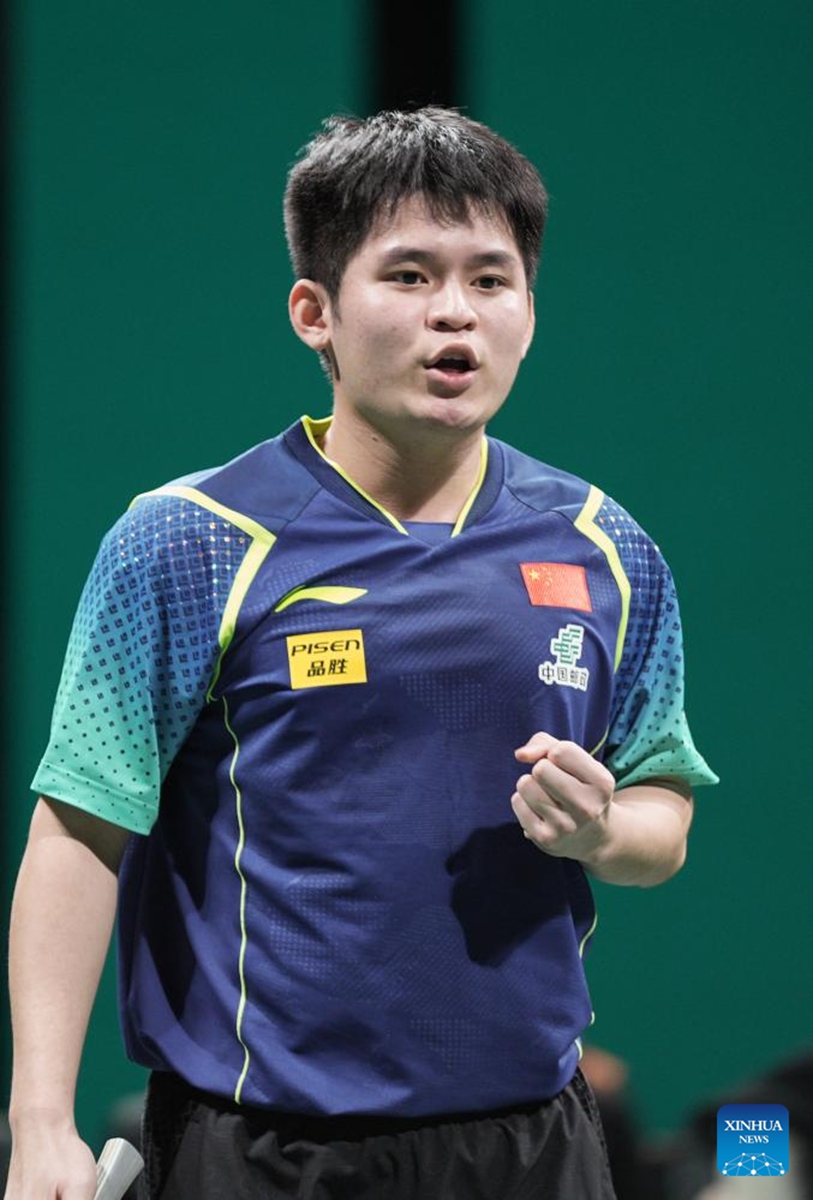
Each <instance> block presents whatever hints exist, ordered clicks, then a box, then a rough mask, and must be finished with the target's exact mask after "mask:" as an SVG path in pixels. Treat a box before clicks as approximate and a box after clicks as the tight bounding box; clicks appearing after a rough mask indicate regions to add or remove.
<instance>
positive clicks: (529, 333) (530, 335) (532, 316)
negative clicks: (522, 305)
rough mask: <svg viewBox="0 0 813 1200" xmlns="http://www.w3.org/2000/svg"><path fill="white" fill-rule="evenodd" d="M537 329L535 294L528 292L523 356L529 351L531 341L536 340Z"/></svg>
mask: <svg viewBox="0 0 813 1200" xmlns="http://www.w3.org/2000/svg"><path fill="white" fill-rule="evenodd" d="M535 329H536V309H535V308H534V294H533V292H531V291H529V292H528V328H527V329H526V331H525V338H524V340H523V343H522V357H523V358H524V357H525V355H526V354H527V353H528V350H529V349H530V345H531V342H532V341H533V340H534V330H535Z"/></svg>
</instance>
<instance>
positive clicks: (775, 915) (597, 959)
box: [2, 0, 813, 1140]
mask: <svg viewBox="0 0 813 1200" xmlns="http://www.w3.org/2000/svg"><path fill="white" fill-rule="evenodd" d="M466 11H467V20H466V25H467V28H466V31H465V40H464V42H463V45H462V49H463V52H464V60H465V64H466V76H467V93H466V96H465V100H466V102H467V104H468V107H469V111H470V113H471V115H473V116H475V117H477V118H479V119H482V120H485V121H487V122H489V123H491V124H493V125H495V127H496V128H498V129H499V130H500V131H501V132H503V133H504V134H505V135H506V136H508V137H509V138H511V139H512V140H514V141H515V142H516V143H517V144H518V145H519V146H520V147H521V148H522V149H523V150H524V151H525V152H526V153H527V154H528V155H529V156H530V157H531V158H533V159H534V161H535V162H537V163H538V164H539V165H540V167H541V169H542V171H543V174H544V175H545V177H546V180H547V182H548V184H549V187H550V190H551V193H552V197H553V204H552V216H551V223H550V229H549V236H548V242H547V245H546V249H545V255H544V266H543V271H542V274H541V278H540V285H539V290H538V296H537V301H538V306H539V316H540V321H539V329H538V334H537V342H536V346H535V348H534V350H533V351H532V353H531V356H530V358H529V361H528V363H527V364H526V367H525V369H524V373H523V375H522V377H521V380H520V383H519V385H518V387H517V390H516V394H515V396H514V397H513V399H512V401H511V403H510V407H509V408H507V409H506V410H505V411H504V413H503V414H502V415H501V416H500V418H499V419H498V421H497V422H496V423H495V426H494V432H495V433H497V434H499V435H500V436H503V437H506V438H507V439H508V440H513V441H516V442H519V443H521V444H522V445H523V447H524V448H526V449H528V450H530V451H532V452H533V453H536V454H537V455H538V456H540V457H543V458H547V459H550V460H552V461H554V462H556V463H557V464H559V465H562V466H565V467H567V468H569V469H571V470H574V471H576V472H578V473H580V474H582V475H585V476H587V477H589V478H591V479H593V480H595V481H596V482H597V483H599V484H600V485H601V486H602V487H605V488H606V490H607V491H609V492H610V493H611V494H613V495H614V496H615V497H616V498H617V499H618V500H620V501H621V502H622V503H623V504H625V505H626V506H627V507H629V508H630V509H631V510H632V511H633V512H634V513H635V515H636V516H637V517H638V518H639V520H641V522H642V523H643V524H644V525H645V526H647V527H648V528H649V530H650V532H652V533H653V535H654V536H655V537H656V538H657V540H658V541H659V542H660V544H661V546H662V548H663V549H664V552H665V553H666V555H667V558H668V559H669V560H670V562H671V564H672V566H673V568H674V570H675V573H676V575H677V577H678V581H679V585H680V594H681V599H682V608H683V614H684V622H685V625H686V630H687V638H686V640H687V656H688V667H689V709H690V714H691V718H692V725H693V729H694V732H695V736H696V738H697V740H698V742H699V744H700V745H701V747H702V748H703V750H704V751H705V752H706V754H707V755H708V757H709V759H710V760H711V762H712V763H713V765H714V766H715V767H716V769H717V770H718V772H719V773H720V774H721V776H722V777H723V783H722V784H721V786H720V787H719V788H717V789H715V790H706V791H703V792H702V793H700V795H699V798H698V815H697V820H696V826H695V831H694V834H693V844H692V852H691V859H690V863H689V865H688V866H687V868H686V869H685V871H684V872H683V873H682V875H681V876H680V877H679V878H678V879H676V880H674V881H672V882H671V883H670V884H668V885H667V886H666V887H664V888H662V889H658V890H655V891H651V892H640V891H635V892H627V891H622V890H620V889H612V888H608V887H602V886H599V887H598V888H597V892H598V903H599V909H600V930H599V933H600V936H599V937H598V938H597V941H596V944H595V949H594V951H593V953H592V955H591V959H590V964H589V971H590V975H591V979H592V983H593V990H594V1001H595V1007H596V1010H597V1024H596V1027H595V1030H594V1031H593V1040H594V1041H595V1042H596V1044H599V1045H602V1046H604V1047H606V1048H607V1049H610V1050H613V1051H615V1052H617V1053H619V1054H622V1055H623V1056H624V1057H626V1058H627V1059H628V1060H629V1062H630V1064H631V1067H632V1080H633V1085H634V1090H635V1095H636V1098H637V1102H638V1108H639V1113H640V1116H641V1118H642V1120H643V1122H644V1123H645V1125H646V1127H647V1128H649V1129H652V1130H654V1129H668V1128H670V1127H673V1126H674V1125H675V1124H676V1123H677V1122H678V1121H679V1119H680V1118H681V1116H682V1115H683V1114H684V1113H685V1112H686V1111H687V1109H688V1108H689V1107H690V1106H691V1105H692V1104H694V1103H696V1102H697V1101H698V1100H699V1099H701V1098H702V1097H705V1096H708V1095H710V1094H711V1093H712V1092H713V1091H716V1090H723V1091H724V1090H725V1089H726V1088H728V1087H731V1086H733V1084H734V1083H736V1082H737V1081H738V1080H740V1079H742V1078H744V1077H745V1076H746V1075H748V1074H750V1073H752V1072H753V1071H755V1070H757V1069H760V1068H761V1067H763V1066H766V1065H767V1064H769V1063H771V1062H773V1061H775V1059H776V1058H777V1057H779V1056H781V1055H784V1054H786V1053H789V1052H791V1051H793V1050H794V1049H796V1048H799V1047H800V1046H802V1045H803V1044H804V1043H805V1042H806V1041H809V1040H810V1023H809V1022H810V1011H811V999H813V986H811V985H812V984H813V967H811V956H810V953H809V950H808V949H807V942H808V941H809V934H808V930H809V927H810V918H811V891H812V890H813V889H811V885H810V882H809V881H810V869H809V856H810V850H809V845H810V841H811V834H813V816H812V815H811V807H810V806H811V801H810V798H809V790H808V788H807V775H808V770H807V754H808V751H807V742H808V729H809V728H810V724H811V711H810V709H811V704H810V699H809V686H808V673H809V670H810V665H811V664H810V655H809V652H808V639H807V638H806V631H805V628H804V625H803V617H804V615H805V610H806V608H807V607H808V594H809V591H810V587H811V571H810V567H809V564H808V562H807V553H806V552H807V550H808V542H809V538H808V536H807V531H806V520H805V518H806V516H807V514H808V512H809V503H807V479H806V466H807V464H806V458H807V451H808V444H809V433H810V417H809V412H808V407H809V393H810V380H811V366H812V365H813V363H812V362H811V359H812V358H813V354H811V334H810V330H811V318H812V317H813V311H811V310H813V304H811V290H810V279H811V274H813V270H812V268H813V261H811V260H813V248H812V246H811V237H810V229H809V218H808V208H809V203H810V196H811V195H812V194H813V166H811V163H813V156H811V146H810V133H809V130H810V127H811V126H810V118H811V115H813V114H811V108H813V104H811V100H813V95H812V94H811V93H813V83H811V72H810V52H811V43H813V17H811V13H810V10H809V8H808V6H807V4H806V3H801V2H800V0H781V2H780V3H777V4H775V5H773V6H772V7H771V9H770V11H768V10H766V9H765V8H764V6H763V5H761V4H758V3H756V0H745V2H743V3H740V4H738V5H734V4H733V3H727V2H724V0H707V2H706V3H703V4H700V3H697V2H688V3H685V4H683V5H681V6H679V7H675V6H673V5H670V4H666V3H661V4H655V5H652V4H648V5H644V4H637V3H632V2H631V0H619V3H616V4H614V5H611V6H593V5H589V6H588V5H587V4H585V3H581V2H579V0H576V2H575V3H572V4H569V5H567V6H561V5H556V6H554V5H545V4H531V3H525V4H516V5H514V6H513V7H512V8H509V7H507V6H505V5H502V4H497V3H496V2H495V0H470V2H469V5H468V6H467V10H466ZM364 18H365V6H364V5H363V3H362V2H361V0H322V2H321V3H317V4H315V5H312V6H310V7H309V8H308V9H307V10H295V9H293V8H292V7H291V6H279V7H277V6H272V5H270V4H268V3H267V0H243V2H242V3H241V4H239V5H232V6H230V7H228V8H225V7H223V6H220V5H214V4H204V5H202V6H201V5H199V4H198V5H193V4H192V3H190V2H189V0H182V2H179V3H177V4H174V5H169V6H163V5H159V4H157V3H156V2H154V0H148V2H147V3H146V4H140V5H136V4H135V3H132V2H129V0H127V2H125V3H124V4H122V5H119V6H116V7H115V9H111V7H110V6H109V5H105V4H102V2H101V0H76V3H74V4H72V5H71V6H70V11H68V10H67V9H66V10H65V15H64V16H62V15H61V14H60V13H59V12H58V11H57V10H56V9H55V8H54V6H53V5H46V4H45V3H44V0H18V3H17V7H16V10H15V11H14V13H13V22H12V25H13V28H12V33H13V37H14V55H15V62H16V83H15V113H14V116H15V126H14V128H15V139H14V162H13V168H14V194H13V213H14V219H13V233H14V238H15V244H16V251H15V260H14V275H13V328H12V356H13V378H12V400H13V404H12V411H11V419H10V420H11V427H10V436H11V453H10V454H9V455H8V458H9V460H10V462H11V480H10V485H11V486H10V493H11V495H12V499H13V506H12V512H11V517H10V520H9V521H8V523H7V537H8V538H10V546H9V547H8V550H9V557H10V562H11V570H10V571H9V573H8V575H9V590H10V594H9V596H8V597H7V612H8V613H9V614H10V616H9V617H7V621H6V628H7V630H8V631H9V637H8V644H7V648H6V655H7V663H6V669H7V679H10V680H11V681H12V684H11V685H10V686H9V687H8V688H7V693H8V695H9V698H10V700H12V701H13V713H14V721H13V728H11V729H10V730H9V735H10V736H9V739H8V747H7V752H6V761H7V764H8V772H7V796H6V802H5V805H4V808H3V816H2V822H3V835H4V838H3V851H4V865H5V870H4V886H5V896H4V910H5V909H7V904H8V895H9V893H10V884H11V878H12V875H13V872H14V870H15V869H16V864H17V862H18V860H19V856H20V853H21V849H22V845H23V841H24V836H25V829H26V827H27V823H28V817H29V814H30V802H29V799H28V794H27V784H28V779H29V777H30V775H31V773H32V771H33V768H34V766H35V763H36V760H37V757H38V754H39V752H40V750H41V748H42V745H43V743H44V740H45V737H46V734H47V727H48V720H49V714H50V706H51V701H52V695H53V691H54V688H55V686H56V682H57V679H58V674H59V669H60V666H61V661H62V653H63V649H64V642H65V639H66V637H67V634H68V630H69V627H70V621H71V618H72V613H73V607H74V605H75V603H76V600H77V598H78V594H79V590H80V588H81V584H82V580H83V578H84V575H85V572H86V570H87V568H88V566H89V564H90V561H91V559H92V556H93V553H94V550H95V547H96V545H97V543H98V541H99V538H100V537H101V535H102V533H103V532H104V530H105V528H106V527H107V526H108V525H109V524H110V523H111V522H112V520H113V519H114V518H115V516H116V515H117V514H118V512H119V511H120V510H121V508H122V507H123V506H124V505H126V503H127V502H128V500H129V498H130V497H131V496H132V495H133V494H135V493H136V492H138V491H140V490H143V489H144V488H148V487H150V486H154V485H156V484H158V483H160V482H162V481H163V480H165V479H167V478H170V477H172V476H175V475H178V474H181V473H183V472H185V471H188V470H191V469H194V468H196V467H198V466H203V465H208V464H211V463H214V462H218V461H222V460H224V459H226V458H228V457H230V456H231V455H233V454H234V453H237V452H238V451H239V450H241V449H243V448H244V447H245V446H247V445H249V444H251V443H253V442H256V441H259V440H260V439H262V438H264V437H266V436H268V435H270V434H271V433H273V432H276V431H277V430H278V429H279V428H280V427H282V426H283V425H285V424H287V423H289V422H290V421H291V420H293V419H294V418H295V417H296V416H297V415H298V414H299V413H300V412H301V411H311V412H313V413H317V414H318V413H323V412H324V411H326V410H327V407H328V399H329V398H328V392H327V388H326V385H325V383H324V382H323V381H322V378H321V375H320V373H319V371H318V369H317V367H316V365H315V363H314V362H312V361H311V360H310V359H309V357H308V356H307V355H306V354H305V353H304V352H303V351H302V350H301V348H300V347H299V345H298V343H296V342H295V340H294V338H293V335H292V334H291V333H290V332H289V329H288V325H287V316H286V311H285V298H286V294H287V289H288V284H289V272H288V265H287V260H286V256H285V249H284V242H283V237H282V229H281V219H280V203H279V198H280V194H281V190H282V185H283V181H284V176H285V172H286V169H287V166H288V165H289V164H290V162H291V161H292V159H293V157H294V155H295V152H296V150H297V148H298V147H299V146H300V145H301V144H302V143H303V142H304V141H305V140H306V139H307V137H308V136H309V134H310V133H311V132H312V131H313V129H314V128H315V127H316V126H317V124H318V122H319V120H320V118H321V117H322V116H323V115H324V114H325V113H327V112H329V111H335V110H349V111H364V110H366V109H368V108H369V91H368V88H367V82H366V81H367V78H368V67H369V62H368V59H369V51H370V46H369V34H368V31H367V29H366V25H365V19H364ZM427 36H431V30H427ZM461 99H464V98H463V97H461ZM2 1049H3V1054H4V1068H3V1083H4V1087H5V1084H6V1083H7V1079H8V1067H9V1053H10V1052H9V1040H8V1035H7V1030H6V1028H5V1027H4V1028H3V1031H2ZM141 1078H142V1076H141V1074H140V1072H138V1071H136V1070H135V1069H134V1068H130V1069H128V1068H127V1067H126V1066H124V1065H122V1061H121V1057H120V1053H119V1049H118V1040H117V1033H116V1030H115V1017H114V1014H113V1000H112V986H111V980H110V977H109V973H108V976H107V979H106V983H105V988H104V991H103V995H102V997H101V1000H100V1004H99V1005H98V1011H97V1014H96V1016H95V1017H94V1024H93V1028H92V1031H91V1037H90V1041H89V1048H88V1053H87V1056H86V1067H85V1072H84V1075H83V1082H82V1087H81V1094H80V1106H79V1111H80V1120H81V1123H82V1126H83V1129H84V1131H85V1133H86V1135H87V1136H88V1137H90V1138H91V1139H92V1140H93V1139H98V1137H99V1136H100V1129H101V1117H102V1114H103V1112H104V1111H105V1109H106V1108H107V1106H108V1105H109V1103H110V1100H111V1099H112V1098H113V1097H114V1096H116V1095H118V1094H119V1093H120V1092H121V1091H124V1090H127V1089H128V1088H131V1087H138V1086H140V1083H141ZM766 1100H770V1097H766Z"/></svg>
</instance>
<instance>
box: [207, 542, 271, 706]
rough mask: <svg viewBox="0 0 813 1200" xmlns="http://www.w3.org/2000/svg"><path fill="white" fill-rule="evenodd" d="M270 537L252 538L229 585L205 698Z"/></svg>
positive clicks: (211, 692)
mask: <svg viewBox="0 0 813 1200" xmlns="http://www.w3.org/2000/svg"><path fill="white" fill-rule="evenodd" d="M269 537H271V538H272V540H271V541H270V542H260V541H258V540H256V539H255V540H254V541H253V542H252V543H251V545H250V546H249V548H248V550H247V551H246V556H245V558H244V559H243V561H242V562H241V563H240V566H239V567H238V569H237V574H236V575H235V577H234V582H233V583H232V585H231V591H230V592H229V598H228V600H227V601H226V607H225V608H224V609H223V616H222V617H221V619H220V629H219V630H218V633H217V643H218V645H219V646H220V654H219V655H218V658H217V664H216V666H215V669H214V674H213V675H212V682H211V683H210V684H209V690H208V691H207V693H206V699H207V700H211V699H212V698H213V695H214V690H215V686H216V684H217V681H218V679H219V678H220V669H221V667H222V665H223V656H224V655H225V653H226V651H227V650H228V648H229V646H230V645H231V640H232V638H233V637H234V631H235V628H236V627H237V617H238V616H239V613H240V609H241V608H242V607H243V601H244V600H245V598H246V592H247V591H248V589H249V588H250V587H251V585H252V583H253V582H254V577H255V575H256V574H257V572H258V571H259V569H260V566H261V565H262V563H263V560H264V559H265V556H266V555H267V554H268V552H269V550H270V549H271V547H272V546H273V545H274V542H275V541H276V538H274V537H273V535H271V534H269Z"/></svg>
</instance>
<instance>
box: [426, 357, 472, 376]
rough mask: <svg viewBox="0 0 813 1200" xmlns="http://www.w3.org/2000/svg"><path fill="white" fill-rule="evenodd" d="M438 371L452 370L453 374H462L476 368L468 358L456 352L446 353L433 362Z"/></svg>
mask: <svg viewBox="0 0 813 1200" xmlns="http://www.w3.org/2000/svg"><path fill="white" fill-rule="evenodd" d="M431 366H432V367H433V368H434V369H435V370H438V371H451V372H452V373H453V374H457V375H462V374H463V373H464V372H466V371H471V370H473V369H474V368H473V367H472V365H471V363H470V362H469V361H468V359H465V358H463V357H462V356H461V357H458V356H457V355H456V354H444V355H443V356H442V357H441V358H438V359H436V360H435V362H433V363H432V364H431Z"/></svg>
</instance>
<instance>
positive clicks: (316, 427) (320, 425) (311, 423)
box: [302, 416, 409, 537]
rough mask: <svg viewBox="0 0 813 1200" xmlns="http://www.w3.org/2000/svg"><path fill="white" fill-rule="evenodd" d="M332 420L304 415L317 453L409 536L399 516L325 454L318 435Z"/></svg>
mask: <svg viewBox="0 0 813 1200" xmlns="http://www.w3.org/2000/svg"><path fill="white" fill-rule="evenodd" d="M332 420H333V418H332V417H323V418H322V419H321V420H319V421H315V420H314V419H313V417H307V416H306V417H303V418H302V425H303V426H304V429H305V433H306V434H307V435H308V441H309V442H310V444H311V445H312V446H313V448H314V450H315V451H316V453H317V454H318V455H319V456H320V457H321V458H323V459H324V460H325V462H326V463H327V464H328V466H331V467H332V468H333V470H334V471H335V472H336V474H337V475H341V477H342V479H343V480H344V481H345V483H349V484H350V486H351V488H352V489H353V490H354V491H355V492H358V494H359V495H360V496H363V497H364V499H365V500H366V501H367V503H368V504H372V506H373V508H375V509H378V511H379V512H380V513H381V514H382V515H383V516H385V517H386V518H387V520H388V521H389V523H390V525H392V526H393V527H394V528H395V529H397V530H398V532H399V533H403V534H404V536H405V537H409V532H408V531H407V530H406V529H404V527H403V525H402V524H401V522H400V521H399V520H398V518H397V517H394V516H393V515H392V513H390V512H387V510H386V508H384V506H383V505H381V504H379V503H378V501H377V500H373V498H372V496H370V495H368V493H367V492H365V490H364V488H361V487H359V485H358V484H357V483H356V481H355V480H354V479H351V477H350V476H349V475H348V474H347V472H346V471H345V470H343V469H342V467H340V466H339V464H338V463H337V462H334V461H333V459H332V458H328V456H327V455H326V454H325V452H324V450H323V449H322V447H321V446H320V445H319V443H318V442H317V440H316V439H317V437H321V436H322V434H324V433H326V432H327V430H328V429H329V428H330V423H331V421H332Z"/></svg>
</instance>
